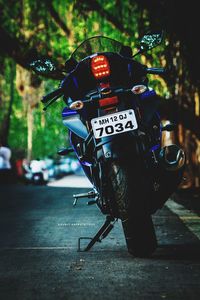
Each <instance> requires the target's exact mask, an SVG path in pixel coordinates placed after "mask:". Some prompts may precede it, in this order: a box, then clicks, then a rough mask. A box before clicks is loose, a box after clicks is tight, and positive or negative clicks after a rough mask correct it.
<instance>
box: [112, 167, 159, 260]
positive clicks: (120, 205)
mask: <svg viewBox="0 0 200 300" xmlns="http://www.w3.org/2000/svg"><path fill="white" fill-rule="evenodd" d="M109 169H110V172H109V178H110V183H111V188H110V192H111V194H110V197H111V198H112V201H113V202H114V203H115V204H116V208H117V213H118V217H119V218H120V219H121V221H122V226H123V230H124V235H125V239H126V244H127V248H128V251H129V253H130V254H132V255H133V256H136V257H148V256H150V255H151V254H152V253H153V252H154V250H155V249H156V246H157V240H156V235H155V230H154V225H153V222H152V218H151V214H150V212H149V205H148V202H149V201H150V199H148V196H147V195H148V192H147V190H148V188H147V186H145V180H144V178H145V176H142V174H140V172H139V171H138V172H136V171H135V169H134V167H132V166H130V165H129V166H127V165H125V164H120V163H117V162H112V164H111V166H110V168H109Z"/></svg>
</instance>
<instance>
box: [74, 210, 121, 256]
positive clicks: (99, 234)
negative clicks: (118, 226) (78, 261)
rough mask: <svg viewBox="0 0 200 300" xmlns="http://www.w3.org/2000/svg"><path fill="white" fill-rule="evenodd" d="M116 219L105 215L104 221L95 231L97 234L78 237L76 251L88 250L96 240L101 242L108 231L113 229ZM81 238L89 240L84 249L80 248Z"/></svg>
mask: <svg viewBox="0 0 200 300" xmlns="http://www.w3.org/2000/svg"><path fill="white" fill-rule="evenodd" d="M116 221H117V219H115V218H113V217H111V216H107V217H106V221H105V223H104V224H103V226H102V227H101V228H100V229H99V231H98V232H97V234H96V235H95V236H94V237H93V238H90V237H80V238H79V239H78V252H85V251H89V250H90V249H91V248H92V247H93V246H94V244H95V243H96V242H101V241H102V240H103V239H104V238H105V237H106V236H107V235H108V234H109V233H110V231H111V230H112V229H113V227H114V224H115V222H116ZM111 222H113V224H111ZM81 240H91V241H90V242H89V244H88V245H87V247H86V248H85V249H83V250H82V249H81Z"/></svg>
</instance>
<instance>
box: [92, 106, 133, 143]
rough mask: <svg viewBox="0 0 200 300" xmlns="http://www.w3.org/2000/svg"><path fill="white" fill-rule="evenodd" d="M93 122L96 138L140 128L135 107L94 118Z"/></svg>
mask: <svg viewBox="0 0 200 300" xmlns="http://www.w3.org/2000/svg"><path fill="white" fill-rule="evenodd" d="M91 124H92V129H93V132H94V136H95V138H96V139H99V138H102V137H105V136H110V135H114V134H119V133H123V132H126V131H131V130H135V129H137V128H138V124H137V120H136V117H135V112H134V110H133V109H129V110H124V111H120V112H117V113H114V114H110V115H106V116H103V117H99V118H95V119H92V120H91Z"/></svg>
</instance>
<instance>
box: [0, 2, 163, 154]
mask: <svg viewBox="0 0 200 300" xmlns="http://www.w3.org/2000/svg"><path fill="white" fill-rule="evenodd" d="M0 10H1V16H0V22H1V28H2V29H3V30H5V31H6V32H7V33H8V34H9V36H10V37H11V38H15V39H16V40H15V42H16V41H17V43H18V46H19V49H20V53H16V52H12V51H11V52H9V53H7V52H6V51H4V52H2V54H3V55H2V57H1V61H2V63H3V65H4V68H1V71H0V72H1V73H2V75H1V77H0V87H1V90H2V92H1V103H0V105H1V112H2V113H1V115H0V122H1V123H2V122H3V117H4V115H5V114H6V112H7V107H8V102H9V95H10V77H9V76H10V75H9V74H10V69H9V63H8V59H7V57H8V56H10V57H11V59H13V60H15V61H17V62H19V61H23V59H24V58H25V56H26V54H27V53H29V51H30V50H33V49H36V50H37V52H38V53H40V54H41V55H49V56H50V57H52V58H53V59H54V60H55V61H57V62H58V63H59V64H63V63H64V62H65V60H66V59H67V58H69V56H70V53H71V52H72V51H73V50H74V49H75V48H76V47H77V45H78V44H80V43H81V42H82V41H83V40H84V39H85V38H88V37H91V36H94V35H100V34H101V35H104V36H108V37H110V38H113V39H116V40H119V41H121V42H122V43H124V44H126V45H129V46H131V47H132V48H133V50H135V51H133V52H136V51H137V49H136V48H137V45H138V37H139V36H141V31H142V30H144V28H145V27H146V28H148V25H149V20H148V13H147V12H145V11H143V13H142V14H141V11H140V10H139V8H138V6H137V5H136V4H135V2H133V1H129V0H124V1H121V0H110V1H106V0H102V1H99V0H92V1H89V0H87V1H76V0H54V1H47V0H45V1H39V0H34V1H33V0H22V1H14V0H12V1H7V2H5V1H4V0H0ZM141 16H142V17H141ZM141 18H142V19H141ZM141 23H142V25H141ZM142 33H143V32H142ZM0 51H1V50H0ZM163 53H164V45H162V46H160V47H158V48H155V49H154V50H153V51H152V52H150V53H148V54H147V55H146V59H147V60H146V63H147V65H149V66H151V65H153V66H155V67H157V66H158V67H159V66H160V63H161V65H163V61H161V60H160V61H159V58H160V57H162V56H163ZM137 59H139V60H140V58H139V57H138V58H137ZM156 79H158V80H159V84H158V81H157V80H155V77H154V78H153V77H150V85H151V86H152V87H154V88H156V89H157V91H158V92H159V93H160V94H161V95H163V96H167V97H169V91H168V88H167V86H166V83H165V81H164V80H161V79H159V78H156ZM42 80H44V79H42ZM25 84H26V83H25ZM57 85H58V83H57V82H56V83H55V82H54V81H52V80H45V84H44V91H43V93H44V94H45V93H48V92H50V91H51V90H53V89H54V87H57ZM31 88H32V87H31V86H30V89H31ZM22 98H23V97H22V96H20V95H19V92H18V90H17V89H15V91H14V102H13V107H12V115H11V125H10V132H9V143H10V146H11V147H12V148H13V149H16V150H17V149H26V148H27V105H28V104H27V103H25V102H24V101H25V100H23V99H22ZM38 102H39V97H38ZM34 105H35V104H34ZM63 106H64V103H63V102H61V101H60V102H59V103H56V104H54V106H52V107H51V108H50V109H49V110H48V111H47V113H45V114H44V112H43V110H42V105H41V104H37V105H35V107H34V109H33V114H34V130H33V157H38V156H40V157H41V156H45V155H53V154H54V153H55V152H56V151H57V148H59V147H62V146H65V143H68V141H66V137H65V135H66V129H65V128H64V126H63V125H62V120H61V111H62V107H63Z"/></svg>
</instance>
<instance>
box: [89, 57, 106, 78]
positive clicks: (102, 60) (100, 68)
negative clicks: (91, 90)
mask: <svg viewBox="0 0 200 300" xmlns="http://www.w3.org/2000/svg"><path fill="white" fill-rule="evenodd" d="M91 69H92V73H93V75H94V77H95V78H96V79H102V78H104V77H108V76H110V65H109V61H108V59H107V58H106V57H105V56H104V55H97V56H95V57H93V58H92V61H91Z"/></svg>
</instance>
